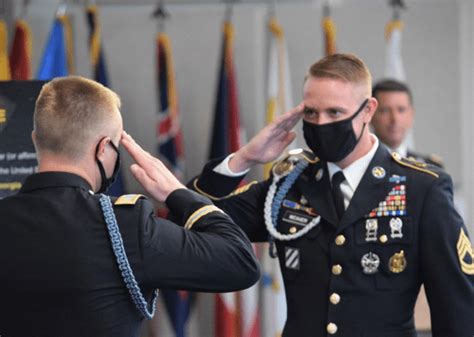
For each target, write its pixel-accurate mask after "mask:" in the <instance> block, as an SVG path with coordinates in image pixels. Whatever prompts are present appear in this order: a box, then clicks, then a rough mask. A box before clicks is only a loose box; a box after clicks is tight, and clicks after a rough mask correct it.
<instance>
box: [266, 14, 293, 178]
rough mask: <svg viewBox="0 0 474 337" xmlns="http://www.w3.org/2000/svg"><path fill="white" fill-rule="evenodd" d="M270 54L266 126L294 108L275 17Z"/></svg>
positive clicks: (280, 31)
mask: <svg viewBox="0 0 474 337" xmlns="http://www.w3.org/2000/svg"><path fill="white" fill-rule="evenodd" d="M268 33H269V38H270V41H269V48H270V49H269V52H268V82H267V113H266V121H265V122H266V124H268V123H271V122H272V121H273V120H274V119H275V117H277V116H279V115H280V114H282V113H284V112H286V111H288V110H289V109H290V108H291V107H292V106H293V99H292V94H291V78H290V67H289V62H288V51H287V48H286V42H285V35H284V32H283V28H282V27H281V25H280V23H279V22H278V21H277V19H276V18H275V17H271V18H270V20H269V21H268ZM271 167H272V164H271V163H269V164H266V165H265V166H264V177H265V178H268V177H269V175H270V169H271Z"/></svg>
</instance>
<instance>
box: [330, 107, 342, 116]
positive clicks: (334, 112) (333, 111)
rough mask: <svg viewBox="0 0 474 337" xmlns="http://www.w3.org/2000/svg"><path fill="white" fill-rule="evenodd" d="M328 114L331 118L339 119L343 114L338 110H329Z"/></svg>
mask: <svg viewBox="0 0 474 337" xmlns="http://www.w3.org/2000/svg"><path fill="white" fill-rule="evenodd" d="M328 114H329V116H331V117H339V116H340V115H341V114H342V112H340V111H339V110H337V109H329V110H328Z"/></svg>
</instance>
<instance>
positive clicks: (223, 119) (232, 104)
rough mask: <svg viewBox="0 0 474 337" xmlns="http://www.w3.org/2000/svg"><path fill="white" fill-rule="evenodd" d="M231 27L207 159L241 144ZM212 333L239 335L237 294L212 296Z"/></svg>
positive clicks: (224, 46)
mask: <svg viewBox="0 0 474 337" xmlns="http://www.w3.org/2000/svg"><path fill="white" fill-rule="evenodd" d="M233 43H234V27H233V25H232V23H231V22H229V21H226V22H224V26H223V41H222V50H221V60H220V70H219V77H218V87H217V98H216V103H215V110H214V125H213V129H212V141H211V150H210V154H209V157H210V159H213V158H218V157H222V156H226V155H228V154H230V153H232V152H235V151H237V150H238V149H239V147H240V121H239V118H240V117H239V102H238V92H237V79H236V77H235V69H234V59H233ZM215 304H216V305H215V336H216V337H240V333H239V331H238V329H240V326H239V324H238V314H237V296H236V293H223V294H217V295H216V298H215Z"/></svg>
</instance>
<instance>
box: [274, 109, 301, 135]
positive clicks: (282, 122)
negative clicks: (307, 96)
mask: <svg viewBox="0 0 474 337" xmlns="http://www.w3.org/2000/svg"><path fill="white" fill-rule="evenodd" d="M303 109H304V103H303V102H301V103H300V104H298V105H297V106H296V107H294V108H293V109H291V110H290V111H288V112H286V113H284V114H283V115H281V116H280V117H278V119H277V120H276V121H275V123H276V127H277V128H279V129H281V130H283V131H286V132H288V131H291V130H292V129H293V128H294V127H295V125H296V123H298V121H299V120H300V119H301V117H302V116H303Z"/></svg>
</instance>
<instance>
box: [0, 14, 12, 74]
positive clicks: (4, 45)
mask: <svg viewBox="0 0 474 337" xmlns="http://www.w3.org/2000/svg"><path fill="white" fill-rule="evenodd" d="M10 79H11V73H10V62H9V61H8V31H7V24H6V23H5V21H3V20H0V81H9V80H10Z"/></svg>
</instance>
